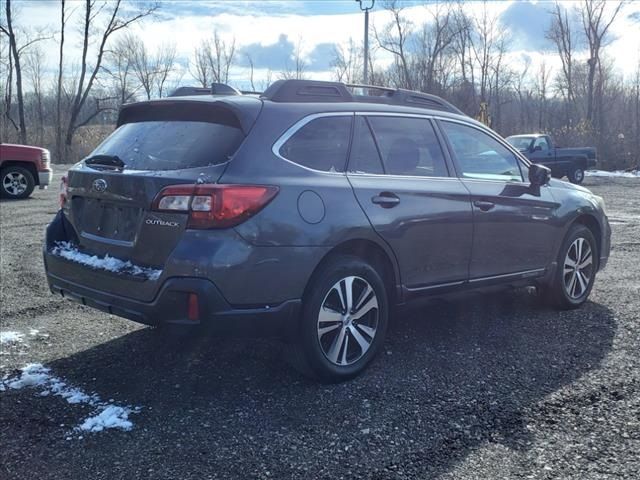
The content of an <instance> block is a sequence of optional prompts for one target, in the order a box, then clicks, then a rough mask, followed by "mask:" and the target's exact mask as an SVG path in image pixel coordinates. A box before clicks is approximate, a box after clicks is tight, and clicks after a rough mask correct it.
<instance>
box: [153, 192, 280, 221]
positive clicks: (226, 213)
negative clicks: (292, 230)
mask: <svg viewBox="0 0 640 480" xmlns="http://www.w3.org/2000/svg"><path fill="white" fill-rule="evenodd" d="M277 193H278V187H273V186H266V185H211V184H203V185H173V186H170V187H165V188H164V189H163V190H162V191H161V192H160V193H159V194H158V196H157V197H156V199H155V200H154V201H153V204H152V209H153V210H155V211H159V212H174V213H175V212H185V213H188V214H189V221H188V223H187V228H227V227H233V226H235V225H238V224H240V223H242V222H244V221H245V220H246V219H247V218H249V217H252V216H253V215H255V214H256V213H258V212H259V211H260V210H262V209H263V208H264V207H265V206H266V205H267V204H268V203H269V202H270V201H271V200H273V197H275V196H276V194H277Z"/></svg>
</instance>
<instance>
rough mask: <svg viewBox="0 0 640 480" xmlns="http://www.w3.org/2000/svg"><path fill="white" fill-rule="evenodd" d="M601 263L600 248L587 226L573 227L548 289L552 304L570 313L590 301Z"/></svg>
mask: <svg viewBox="0 0 640 480" xmlns="http://www.w3.org/2000/svg"><path fill="white" fill-rule="evenodd" d="M597 261H598V248H597V243H596V240H595V238H594V236H593V234H592V233H591V230H589V229H588V228H587V227H585V226H584V225H574V226H573V227H571V229H570V230H569V233H568V234H567V236H566V238H565V240H564V242H563V243H562V247H561V248H560V252H559V253H558V266H557V268H556V272H555V274H554V277H553V280H552V282H551V284H550V285H548V286H547V287H546V293H547V297H548V299H549V300H550V301H551V303H552V304H553V305H555V306H556V307H558V308H560V309H563V310H567V309H573V308H578V307H579V306H581V305H582V304H583V303H584V302H586V301H587V298H588V297H589V294H590V293H591V289H592V288H593V283H594V281H595V278H596V271H597Z"/></svg>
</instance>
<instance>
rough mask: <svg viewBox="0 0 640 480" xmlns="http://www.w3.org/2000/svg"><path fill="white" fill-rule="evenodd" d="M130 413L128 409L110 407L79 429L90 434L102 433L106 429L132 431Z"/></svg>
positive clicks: (115, 406) (88, 420)
mask: <svg viewBox="0 0 640 480" xmlns="http://www.w3.org/2000/svg"><path fill="white" fill-rule="evenodd" d="M130 412H131V410H129V409H127V408H123V407H119V406H117V405H109V406H108V407H106V408H105V409H103V410H102V411H101V412H100V413H99V414H97V415H94V416H93V417H89V418H87V419H86V420H85V421H84V422H82V424H81V425H80V426H79V427H78V428H79V429H80V430H86V431H88V432H101V431H102V430H104V429H105V428H120V429H122V430H131V429H132V428H133V423H131V421H130V420H129V413H130Z"/></svg>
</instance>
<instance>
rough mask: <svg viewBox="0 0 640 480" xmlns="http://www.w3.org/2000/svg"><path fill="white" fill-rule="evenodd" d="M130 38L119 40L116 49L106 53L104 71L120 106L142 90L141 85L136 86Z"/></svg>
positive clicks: (127, 36)
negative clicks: (111, 83)
mask: <svg viewBox="0 0 640 480" xmlns="http://www.w3.org/2000/svg"><path fill="white" fill-rule="evenodd" d="M130 38H131V37H130V36H129V35H125V36H123V37H121V38H119V39H118V41H117V42H116V43H115V45H114V47H113V48H111V49H110V50H108V51H107V52H106V57H105V62H104V65H103V66H102V70H103V71H104V72H105V73H106V74H107V75H108V77H109V78H110V79H111V81H112V82H113V85H114V87H113V88H114V90H115V96H116V97H117V99H118V103H119V104H120V105H122V104H124V103H126V102H128V101H129V100H131V99H132V98H133V97H134V96H135V94H136V92H137V91H138V90H139V89H140V85H139V84H137V85H136V84H135V83H136V82H135V74H134V71H133V60H132V57H133V55H132V53H131V44H130Z"/></svg>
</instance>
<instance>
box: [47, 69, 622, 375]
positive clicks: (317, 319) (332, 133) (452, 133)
mask: <svg viewBox="0 0 640 480" xmlns="http://www.w3.org/2000/svg"><path fill="white" fill-rule="evenodd" d="M220 90H223V92H222V93H228V94H222V95H220V94H219V93H220ZM190 93H196V94H195V95H189V94H190ZM202 93H203V92H196V91H190V90H189V89H182V90H181V91H179V92H177V93H176V95H175V96H172V97H170V98H166V99H162V100H152V101H146V102H140V103H134V104H129V105H125V106H123V107H122V109H121V111H120V114H119V118H118V126H117V129H116V130H115V131H114V132H113V133H112V134H111V135H110V136H109V137H108V138H107V139H106V140H105V141H104V142H103V143H102V144H101V145H100V146H98V148H96V150H95V151H94V152H93V153H92V154H91V155H90V156H88V157H87V158H86V159H84V160H83V161H81V162H79V163H78V164H76V165H74V167H73V168H72V169H71V170H70V171H69V173H68V177H67V178H66V180H65V181H64V182H63V185H62V188H61V195H60V201H61V209H60V211H59V212H58V214H57V215H56V217H55V218H54V220H53V221H52V222H51V224H50V225H49V227H48V228H47V234H46V243H45V247H44V257H45V267H46V273H47V279H48V282H49V286H50V288H51V290H52V291H53V292H55V293H57V294H61V295H63V296H64V297H67V298H69V299H72V300H75V301H79V302H81V303H83V304H85V305H88V306H92V307H95V308H98V309H100V310H103V311H106V312H109V313H111V314H114V315H119V316H122V317H125V318H129V319H131V320H135V321H138V322H142V323H146V324H151V325H165V324H185V325H201V326H207V325H210V326H217V327H236V326H240V325H243V326H244V327H245V328H249V329H251V330H254V331H263V330H264V329H267V330H271V331H273V332H276V331H282V332H284V333H286V338H288V339H289V341H291V342H292V343H293V344H294V346H295V347H294V350H295V351H296V359H297V362H298V364H299V365H300V367H301V369H302V370H303V371H304V372H307V373H310V374H313V375H315V376H316V377H318V378H319V379H321V380H324V381H336V380H343V379H347V378H350V377H353V376H354V375H356V374H358V373H359V372H361V371H362V370H363V369H364V368H365V367H366V365H367V364H369V362H370V361H371V360H372V359H373V358H374V356H375V355H376V353H378V352H379V351H380V349H381V346H382V344H383V342H384V338H385V332H386V330H387V325H388V322H389V315H390V312H391V311H392V308H393V307H394V306H397V305H400V304H406V303H409V302H411V301H413V300H416V299H419V298H423V297H425V296H429V295H438V294H443V293H448V292H451V291H453V290H460V289H469V288H482V287H486V286H495V285H497V284H503V285H534V286H536V287H538V288H539V289H540V290H541V292H542V295H541V298H544V299H548V300H550V301H551V302H553V304H555V305H556V306H557V307H559V308H565V309H566V308H576V307H579V306H580V305H581V304H583V303H584V302H585V301H586V300H587V297H588V296H589V293H590V292H591V289H592V287H593V283H594V280H595V276H596V272H597V271H598V270H599V269H601V268H603V267H604V266H605V264H606V262H607V258H608V256H609V248H610V235H611V230H610V227H609V223H608V221H607V217H606V215H605V212H604V205H603V201H602V199H601V198H599V197H597V196H595V195H593V194H592V193H591V192H589V191H588V190H587V189H585V188H582V187H578V186H575V185H570V184H568V183H564V182H562V181H559V180H554V179H550V175H549V170H548V169H546V168H545V167H543V166H539V165H535V164H531V163H530V162H529V161H528V160H527V159H526V158H524V157H523V156H522V155H521V154H520V153H519V152H518V151H516V150H515V149H514V148H512V147H511V146H510V145H509V144H508V143H507V142H506V141H504V140H503V139H502V138H501V137H500V136H498V135H497V134H496V133H494V132H493V131H491V130H490V129H488V128H486V127H485V126H484V125H482V124H480V123H478V122H476V121H474V120H472V119H470V118H469V117H467V116H465V115H464V114H462V113H461V112H460V111H459V110H458V109H456V108H455V107H454V106H452V105H451V104H449V103H447V102H446V101H444V100H442V99H440V98H438V97H435V96H433V95H428V94H424V93H419V92H411V91H406V90H397V89H387V88H379V87H375V88H374V87H366V86H364V87H363V86H347V85H344V84H342V83H332V82H317V81H307V80H281V81H277V82H275V83H274V84H272V85H271V86H270V87H269V88H268V89H267V90H266V91H265V92H264V93H263V94H261V95H260V96H255V95H241V94H237V92H235V91H232V90H231V89H229V88H226V89H225V88H224V87H223V86H217V87H216V86H214V88H213V89H212V90H211V91H209V90H207V91H206V92H204V93H206V95H202ZM185 94H187V95H185Z"/></svg>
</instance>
